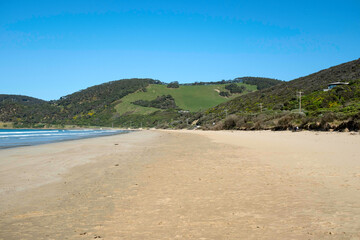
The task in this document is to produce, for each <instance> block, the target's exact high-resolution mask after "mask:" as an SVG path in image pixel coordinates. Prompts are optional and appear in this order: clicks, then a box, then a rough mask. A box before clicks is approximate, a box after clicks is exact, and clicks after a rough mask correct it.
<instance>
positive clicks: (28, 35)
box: [0, 0, 360, 100]
mask: <svg viewBox="0 0 360 240" xmlns="http://www.w3.org/2000/svg"><path fill="white" fill-rule="evenodd" d="M359 43H360V1H358V0H353V1H350V0H343V1H331V0H328V1H316V0H313V1H307V0H304V1H230V0H222V1H220V0H219V1H214V0H207V1H202V0H199V1H196V0H192V1H188V0H183V1H181V0H177V1H171V0H167V1H157V0H152V1H146V0H141V1H136V0H131V1H111V0H102V1H100V0H99V1H95V0H78V1H76V0H72V1H66V0H62V1H59V0H56V1H53V0H38V1H31V0H24V1H17V0H0V86H1V88H0V94H23V95H28V96H33V97H37V98H42V99H45V100H51V99H58V98H60V97H61V96H64V95H67V94H70V93H73V92H75V91H78V90H80V89H84V88H87V87H90V86H92V85H95V84H100V83H104V82H108V81H112V80H117V79H122V78H136V77H139V78H142V77H149V78H154V79H159V80H161V81H164V82H171V81H179V82H181V83H186V82H195V81H218V80H222V79H233V78H235V77H241V76H259V77H271V78H277V79H281V80H286V81H288V80H292V79H295V78H297V77H301V76H305V75H308V74H311V73H313V72H316V71H319V70H321V69H324V68H328V67H331V66H334V65H337V64H340V63H343V62H347V61H351V60H355V59H358V58H359V57H360V44H359Z"/></svg>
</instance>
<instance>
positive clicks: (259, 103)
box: [259, 103, 263, 112]
mask: <svg viewBox="0 0 360 240" xmlns="http://www.w3.org/2000/svg"><path fill="white" fill-rule="evenodd" d="M259 105H260V112H262V107H263V105H262V103H259Z"/></svg>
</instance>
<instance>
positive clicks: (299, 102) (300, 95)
mask: <svg viewBox="0 0 360 240" xmlns="http://www.w3.org/2000/svg"><path fill="white" fill-rule="evenodd" d="M302 93H304V92H301V91H299V92H298V94H299V112H301V94H302Z"/></svg>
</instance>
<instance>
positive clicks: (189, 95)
mask: <svg viewBox="0 0 360 240" xmlns="http://www.w3.org/2000/svg"><path fill="white" fill-rule="evenodd" d="M237 85H239V86H245V88H246V90H245V91H244V92H243V93H242V94H246V93H249V92H251V91H255V90H256V86H254V85H248V84H243V83H238V84H237ZM225 86H226V85H225V84H216V85H215V84H214V85H191V86H184V85H180V87H179V88H167V86H166V85H160V84H150V85H149V86H148V87H147V88H146V91H137V92H135V93H132V94H129V95H127V96H125V97H123V98H121V101H120V103H118V104H117V105H116V106H115V109H116V111H117V113H119V114H120V115H123V114H150V113H153V112H156V111H158V110H159V109H158V108H151V107H142V106H138V105H135V104H133V102H135V101H137V100H148V101H150V100H153V99H155V98H157V97H158V96H163V95H171V96H172V97H173V98H174V99H175V103H176V105H177V106H178V107H179V108H180V109H182V110H188V111H191V112H197V111H201V110H205V109H207V108H209V107H213V106H216V105H218V104H220V103H223V102H226V101H228V100H229V99H233V98H235V97H236V96H239V95H240V94H233V95H231V96H230V97H228V98H226V97H222V96H220V95H219V92H221V91H227V90H226V89H225Z"/></svg>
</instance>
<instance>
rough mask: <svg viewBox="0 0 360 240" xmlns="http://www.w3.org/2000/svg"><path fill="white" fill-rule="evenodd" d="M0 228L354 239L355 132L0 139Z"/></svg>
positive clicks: (79, 235)
mask: <svg viewBox="0 0 360 240" xmlns="http://www.w3.org/2000/svg"><path fill="white" fill-rule="evenodd" d="M0 239H360V134H359V133H334V132H297V133H293V132H269V131H257V132H244V131H218V132H214V131H185V130H182V131H170V130H163V131H162V130H148V131H137V132H133V133H129V134H121V135H115V136H109V137H99V138H92V139H84V140H75V141H68V142H62V143H53V144H46V145H38V146H31V147H21V148H13V149H4V150H0Z"/></svg>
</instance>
